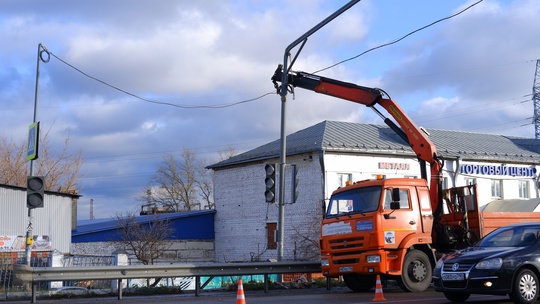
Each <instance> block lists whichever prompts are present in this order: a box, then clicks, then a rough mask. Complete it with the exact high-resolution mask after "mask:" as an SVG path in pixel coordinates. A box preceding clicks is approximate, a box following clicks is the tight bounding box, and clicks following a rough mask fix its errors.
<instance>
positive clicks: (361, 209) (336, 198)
mask: <svg viewBox="0 0 540 304" xmlns="http://www.w3.org/2000/svg"><path fill="white" fill-rule="evenodd" d="M381 190H382V188H381V187H378V186H376V187H365V188H356V189H352V190H350V191H345V192H341V193H338V194H335V195H333V196H332V197H331V198H330V203H329V204H328V209H327V213H326V216H327V217H336V216H340V215H347V214H353V213H365V212H372V211H375V210H377V209H378V207H379V201H380V199H381V192H382V191H381Z"/></svg>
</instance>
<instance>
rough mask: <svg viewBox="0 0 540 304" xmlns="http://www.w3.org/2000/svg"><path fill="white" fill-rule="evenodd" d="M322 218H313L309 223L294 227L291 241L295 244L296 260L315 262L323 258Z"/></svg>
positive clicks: (308, 220)
mask: <svg viewBox="0 0 540 304" xmlns="http://www.w3.org/2000/svg"><path fill="white" fill-rule="evenodd" d="M321 220H322V218H321V217H320V216H312V217H310V218H309V219H307V222H302V223H301V224H300V225H293V226H292V235H291V240H292V241H293V242H294V259H295V260H304V261H315V260H319V259H320V258H321V250H320V243H319V238H320V236H319V233H318V232H319V231H320V226H321Z"/></svg>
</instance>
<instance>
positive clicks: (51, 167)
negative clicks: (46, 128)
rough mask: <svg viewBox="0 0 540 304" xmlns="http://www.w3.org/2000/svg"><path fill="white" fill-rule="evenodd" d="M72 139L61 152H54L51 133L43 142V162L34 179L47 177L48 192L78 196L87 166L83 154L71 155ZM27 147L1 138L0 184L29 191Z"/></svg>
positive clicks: (40, 158)
mask: <svg viewBox="0 0 540 304" xmlns="http://www.w3.org/2000/svg"><path fill="white" fill-rule="evenodd" d="M69 146H70V138H69V136H68V137H67V138H66V139H65V141H64V145H63V147H62V149H61V150H59V151H56V150H54V149H53V148H52V144H51V143H50V141H49V133H46V134H45V135H44V136H43V137H42V138H40V143H39V147H40V149H39V158H38V160H36V161H35V164H36V167H35V168H36V169H37V170H36V172H34V173H33V174H34V175H38V176H44V177H45V189H46V190H51V191H59V192H64V193H77V192H78V190H79V189H78V178H79V177H80V176H81V168H82V166H83V164H84V159H83V156H82V151H80V150H79V151H78V152H75V153H72V152H70V149H69ZM25 154H26V144H25V143H22V144H16V143H15V142H13V139H7V138H6V137H0V183H2V184H6V185H13V186H19V187H26V178H27V176H28V167H27V163H26V161H25Z"/></svg>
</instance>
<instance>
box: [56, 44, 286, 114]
mask: <svg viewBox="0 0 540 304" xmlns="http://www.w3.org/2000/svg"><path fill="white" fill-rule="evenodd" d="M47 52H48V53H49V54H50V55H51V56H53V57H54V58H56V59H58V61H60V62H62V63H63V64H65V65H67V66H69V67H70V68H72V69H74V70H75V71H77V72H79V73H81V74H82V75H84V76H86V77H88V78H90V79H92V80H94V81H97V82H99V83H101V84H103V85H105V86H108V87H110V88H112V89H114V90H117V91H119V92H122V93H124V94H126V95H129V96H131V97H134V98H136V99H139V100H142V101H145V102H149V103H154V104H159V105H166V106H171V107H176V108H181V109H223V108H229V107H233V106H237V105H240V104H244V103H248V102H252V101H256V100H259V99H261V98H263V97H265V96H268V95H274V94H276V93H275V92H268V93H265V94H263V95H261V96H258V97H255V98H250V99H245V100H241V101H238V102H234V103H229V104H221V105H179V104H174V103H170V102H164V101H159V100H153V99H148V98H144V97H141V96H139V95H136V94H134V93H131V92H128V91H126V90H124V89H121V88H119V87H117V86H114V85H112V84H110V83H108V82H105V81H103V80H101V79H99V78H97V77H94V76H92V75H89V74H88V73H86V72H84V71H82V70H81V69H79V68H77V67H75V66H74V65H72V64H70V63H68V62H67V61H65V60H63V59H62V58H60V57H58V56H56V55H55V54H54V53H52V52H51V51H47Z"/></svg>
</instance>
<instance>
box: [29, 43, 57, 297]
mask: <svg viewBox="0 0 540 304" xmlns="http://www.w3.org/2000/svg"><path fill="white" fill-rule="evenodd" d="M44 54H46V57H44V56H45V55H44ZM50 59H51V57H50V54H49V51H47V49H46V48H45V47H44V46H43V45H42V44H41V43H40V44H38V52H37V68H36V87H35V91H34V116H33V120H32V121H33V123H32V125H31V126H32V127H31V130H30V133H31V134H30V136H29V140H28V147H29V149H28V150H27V155H26V159H27V160H29V161H30V172H29V177H33V176H34V160H35V159H37V158H38V143H39V123H38V121H37V108H38V88H39V66H40V62H41V61H43V62H44V63H47V62H49V60H50ZM32 128H35V129H34V131H32ZM32 132H33V134H32ZM32 136H33V138H32ZM30 147H32V150H30ZM31 151H32V152H31ZM38 181H41V182H43V180H42V179H41V178H39V179H38ZM29 185H30V183H28V185H27V186H29ZM43 187H44V185H43V184H42V185H41V190H43ZM27 188H30V187H27ZM32 190H34V189H32ZM28 191H29V189H27V192H28ZM41 198H42V199H43V197H41ZM27 207H28V227H27V228H26V246H25V249H24V255H25V258H26V265H28V266H30V264H31V259H32V248H31V246H32V243H33V234H32V232H33V228H32V220H33V219H32V210H33V209H34V208H36V207H35V206H34V207H32V206H31V204H29V203H28V194H27ZM38 208H39V207H38ZM32 294H33V296H32V299H33V298H34V292H33V291H32ZM32 303H34V301H32Z"/></svg>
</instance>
